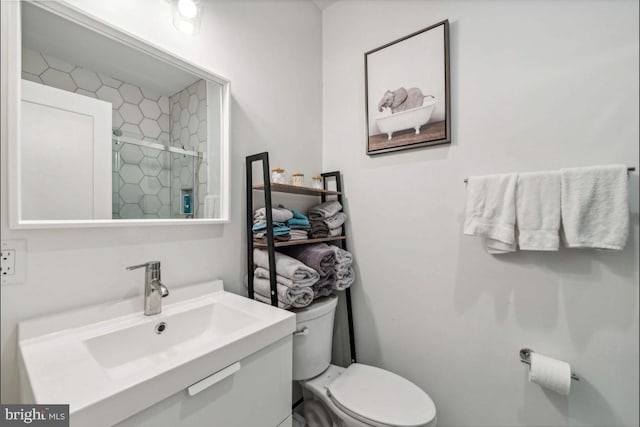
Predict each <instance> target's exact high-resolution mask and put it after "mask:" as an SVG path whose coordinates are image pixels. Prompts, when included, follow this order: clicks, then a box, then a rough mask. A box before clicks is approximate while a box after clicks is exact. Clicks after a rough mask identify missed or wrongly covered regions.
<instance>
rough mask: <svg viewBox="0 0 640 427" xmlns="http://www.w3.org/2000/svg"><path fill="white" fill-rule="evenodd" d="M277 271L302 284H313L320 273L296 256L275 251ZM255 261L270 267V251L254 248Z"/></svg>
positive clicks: (264, 266)
mask: <svg viewBox="0 0 640 427" xmlns="http://www.w3.org/2000/svg"><path fill="white" fill-rule="evenodd" d="M275 261H276V272H277V273H278V274H279V275H280V276H283V277H286V278H287V279H290V280H292V281H293V282H296V284H297V285H300V286H304V285H307V286H311V285H313V284H314V283H315V282H317V281H318V279H319V278H320V275H319V274H318V272H317V271H316V270H314V269H313V268H310V267H307V266H306V265H304V264H303V263H302V262H300V261H298V260H297V259H295V258H291V257H290V256H287V255H285V254H282V253H280V252H275ZM253 262H254V264H255V265H257V266H258V267H262V268H264V269H266V270H268V269H269V253H268V252H267V251H266V250H265V249H254V250H253Z"/></svg>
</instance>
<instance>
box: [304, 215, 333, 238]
mask: <svg viewBox="0 0 640 427" xmlns="http://www.w3.org/2000/svg"><path fill="white" fill-rule="evenodd" d="M330 231H331V229H330V228H329V227H328V226H327V224H325V222H324V221H315V220H314V221H311V229H310V230H309V236H311V237H312V238H314V239H321V238H324V237H329V233H330Z"/></svg>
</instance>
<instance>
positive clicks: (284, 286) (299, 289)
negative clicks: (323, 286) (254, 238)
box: [253, 249, 320, 309]
mask: <svg viewBox="0 0 640 427" xmlns="http://www.w3.org/2000/svg"><path fill="white" fill-rule="evenodd" d="M253 262H254V264H255V266H256V269H255V271H254V273H253V291H254V298H255V299H256V300H258V301H262V302H265V303H267V304H270V303H271V285H270V281H269V253H268V252H267V251H266V250H264V249H254V250H253ZM275 264H276V282H277V290H278V307H280V308H284V309H286V308H291V307H293V308H300V307H306V306H307V305H309V304H311V302H312V301H313V298H314V288H313V286H314V285H315V284H316V283H317V282H318V280H319V278H320V275H319V274H318V272H317V271H315V270H314V269H313V268H310V267H308V266H306V265H305V264H303V263H302V262H300V261H298V260H296V259H294V258H291V257H289V256H287V255H285V254H281V253H279V252H275Z"/></svg>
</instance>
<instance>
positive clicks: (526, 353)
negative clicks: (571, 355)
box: [520, 348, 580, 381]
mask: <svg viewBox="0 0 640 427" xmlns="http://www.w3.org/2000/svg"><path fill="white" fill-rule="evenodd" d="M531 353H533V350H531V349H530V348H523V349H520V361H521V362H522V363H525V364H527V365H529V366H531ZM571 379H572V380H575V381H580V378H578V376H577V375H576V374H574V373H573V372H572V373H571Z"/></svg>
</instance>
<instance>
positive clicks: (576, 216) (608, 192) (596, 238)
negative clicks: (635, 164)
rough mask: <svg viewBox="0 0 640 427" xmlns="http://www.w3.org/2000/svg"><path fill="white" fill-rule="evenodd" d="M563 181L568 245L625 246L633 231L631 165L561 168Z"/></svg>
mask: <svg viewBox="0 0 640 427" xmlns="http://www.w3.org/2000/svg"><path fill="white" fill-rule="evenodd" d="M560 181H561V209H562V228H563V230H564V234H563V238H564V243H565V246H566V247H568V248H595V249H613V250H622V249H624V246H625V244H626V242H627V237H628V235H629V195H628V189H627V167H626V166H625V165H610V166H590V167H583V168H571V169H560Z"/></svg>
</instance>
